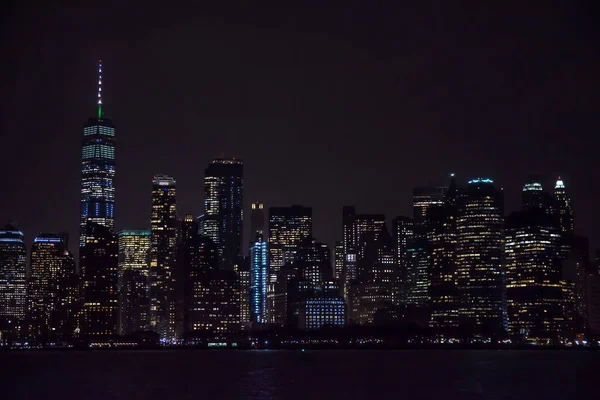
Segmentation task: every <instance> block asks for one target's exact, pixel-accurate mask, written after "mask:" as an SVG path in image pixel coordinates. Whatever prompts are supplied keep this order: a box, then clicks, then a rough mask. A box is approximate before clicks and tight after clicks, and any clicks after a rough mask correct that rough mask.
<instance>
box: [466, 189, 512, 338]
mask: <svg viewBox="0 0 600 400" xmlns="http://www.w3.org/2000/svg"><path fill="white" fill-rule="evenodd" d="M503 215H504V193H503V192H502V190H498V189H496V188H495V187H494V184H493V181H492V180H491V179H484V178H477V179H473V180H470V181H469V184H468V185H467V187H466V188H465V189H464V190H461V194H460V196H459V197H458V199H457V217H456V231H457V237H456V269H457V274H458V280H457V283H458V289H459V294H460V297H461V306H460V310H459V313H460V318H461V324H463V321H464V324H463V325H464V326H465V329H472V330H473V331H474V332H475V333H482V334H488V335H493V334H501V333H502V332H504V331H505V330H506V328H505V327H506V293H505V286H504V285H505V282H504V268H503V265H502V256H503V244H504V243H503V242H504V229H503V228H504V221H503Z"/></svg>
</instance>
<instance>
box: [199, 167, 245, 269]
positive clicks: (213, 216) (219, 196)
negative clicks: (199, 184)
mask: <svg viewBox="0 0 600 400" xmlns="http://www.w3.org/2000/svg"><path fill="white" fill-rule="evenodd" d="M243 209H244V202H243V164H242V161H241V160H236V159H235V158H233V159H215V160H213V161H212V162H211V163H210V164H209V165H208V167H207V168H206V169H205V170H204V221H203V225H204V227H203V230H204V234H205V235H206V236H208V237H210V238H211V239H212V240H213V241H214V242H215V244H216V245H217V247H218V248H219V254H220V256H221V258H222V265H223V268H224V269H225V270H228V271H233V264H234V263H235V260H236V258H237V256H238V255H239V254H240V246H241V240H242V232H243V231H242V220H243V215H244V210H243Z"/></svg>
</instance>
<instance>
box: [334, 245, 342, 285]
mask: <svg viewBox="0 0 600 400" xmlns="http://www.w3.org/2000/svg"><path fill="white" fill-rule="evenodd" d="M333 259H334V261H333V263H334V264H333V279H334V280H335V281H336V282H337V283H338V284H340V285H341V279H342V276H343V272H344V242H343V241H341V240H337V241H336V242H335V248H334V257H333Z"/></svg>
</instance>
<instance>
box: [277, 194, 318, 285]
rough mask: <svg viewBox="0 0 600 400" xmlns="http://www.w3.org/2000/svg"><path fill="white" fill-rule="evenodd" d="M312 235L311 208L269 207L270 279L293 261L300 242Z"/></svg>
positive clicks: (296, 206)
mask: <svg viewBox="0 0 600 400" xmlns="http://www.w3.org/2000/svg"><path fill="white" fill-rule="evenodd" d="M311 237H312V208H310V207H303V206H298V205H293V206H291V207H271V208H270V209H269V267H270V274H271V280H274V279H276V274H277V272H278V271H279V270H280V269H281V267H283V266H284V265H285V264H286V263H288V262H294V261H295V259H296V255H297V253H298V250H299V248H300V244H301V243H303V242H304V241H305V240H307V239H309V238H311Z"/></svg>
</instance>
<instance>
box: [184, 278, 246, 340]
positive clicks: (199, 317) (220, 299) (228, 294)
mask: <svg viewBox="0 0 600 400" xmlns="http://www.w3.org/2000/svg"><path fill="white" fill-rule="evenodd" d="M239 299H240V292H239V286H238V282H237V277H236V274H235V272H234V271H224V270H217V271H213V272H206V273H205V274H203V276H202V277H201V278H200V279H197V280H195V282H194V289H193V299H192V309H191V311H190V314H191V315H190V324H191V327H192V331H195V332H196V333H199V334H201V335H209V336H210V337H212V338H220V337H223V336H225V335H228V334H232V333H235V332H237V331H239V329H240V327H241V324H240V303H239Z"/></svg>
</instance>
